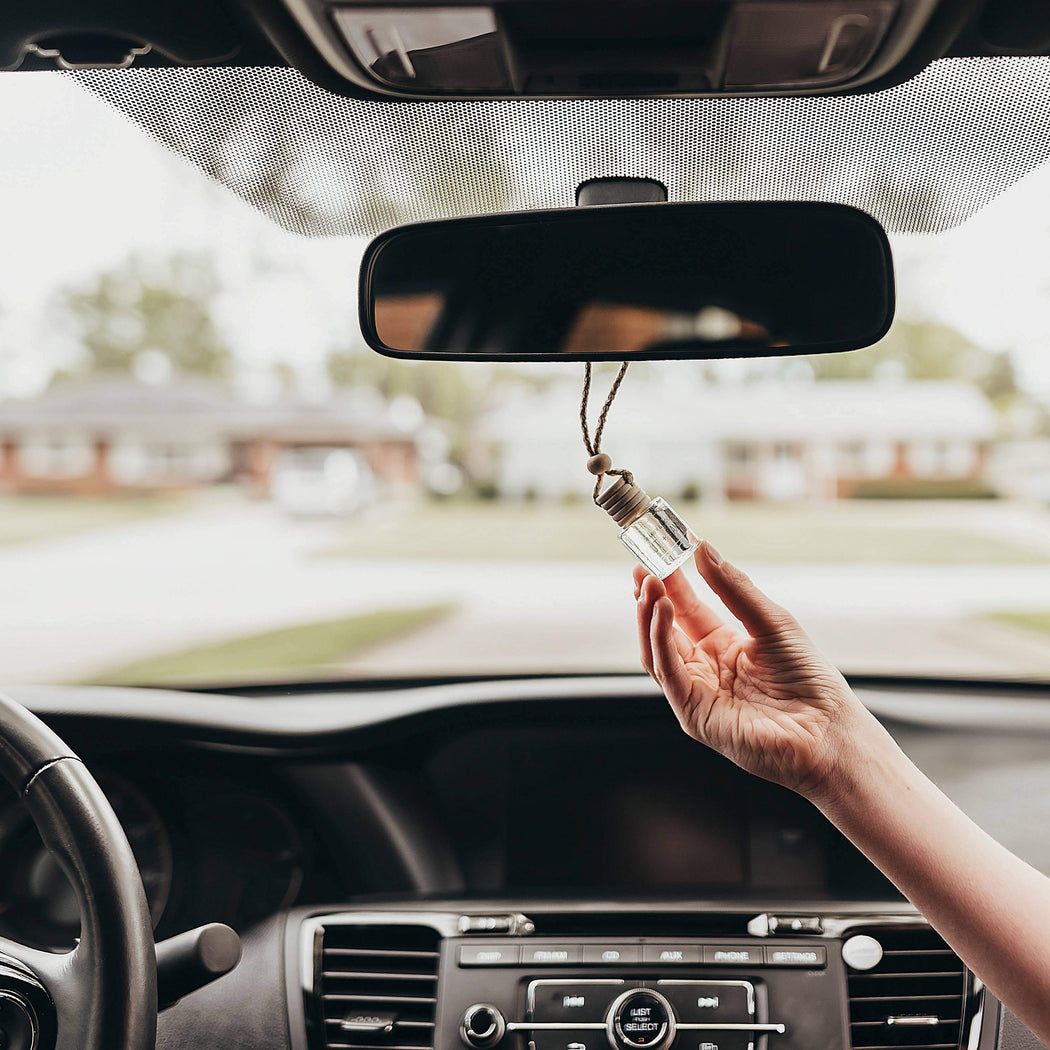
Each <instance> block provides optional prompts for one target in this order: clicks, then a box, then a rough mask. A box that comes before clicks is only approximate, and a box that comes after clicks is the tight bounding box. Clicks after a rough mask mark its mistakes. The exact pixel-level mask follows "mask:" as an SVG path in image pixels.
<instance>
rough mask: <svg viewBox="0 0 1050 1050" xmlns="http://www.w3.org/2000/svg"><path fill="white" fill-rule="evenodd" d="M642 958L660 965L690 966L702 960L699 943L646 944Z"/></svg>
mask: <svg viewBox="0 0 1050 1050" xmlns="http://www.w3.org/2000/svg"><path fill="white" fill-rule="evenodd" d="M642 959H643V961H644V962H647V963H656V964H658V965H671V966H688V965H689V964H690V963H692V964H696V963H698V962H700V946H699V945H697V944H646V945H644V946H643V948H642Z"/></svg>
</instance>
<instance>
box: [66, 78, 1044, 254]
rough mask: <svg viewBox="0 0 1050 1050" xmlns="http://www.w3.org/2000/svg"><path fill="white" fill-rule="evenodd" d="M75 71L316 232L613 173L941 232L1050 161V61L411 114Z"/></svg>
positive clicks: (407, 217)
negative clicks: (859, 85)
mask: <svg viewBox="0 0 1050 1050" xmlns="http://www.w3.org/2000/svg"><path fill="white" fill-rule="evenodd" d="M69 75H71V76H74V77H75V78H76V79H77V81H78V82H79V83H81V84H82V85H84V86H85V87H87V88H88V89H90V90H91V91H93V92H95V93H96V94H98V95H99V96H101V97H102V98H104V99H105V100H106V101H108V102H109V103H110V104H112V105H113V106H114V107H116V108H117V109H118V110H120V111H121V112H123V113H124V114H125V115H127V116H128V117H129V118H131V119H132V120H134V121H136V122H137V123H138V124H140V125H141V126H142V127H144V128H145V129H146V130H147V131H148V132H150V133H151V134H153V135H154V136H156V137H157V138H158V139H159V140H160V141H162V142H163V143H165V144H166V145H167V146H169V147H170V148H172V149H174V150H175V151H177V152H179V153H181V154H183V155H185V156H186V157H188V158H189V159H190V160H191V161H192V162H193V163H195V164H197V165H198V166H200V167H201V168H202V169H203V170H204V171H206V172H207V173H208V174H209V175H210V176H211V177H212V178H215V179H217V180H218V181H220V182H221V183H223V184H224V185H225V186H227V187H228V188H229V189H231V190H232V191H233V192H235V193H237V194H239V195H240V196H242V197H243V198H245V199H246V200H247V201H249V202H250V203H251V204H253V205H254V206H256V207H258V208H259V209H261V210H262V211H263V212H265V213H266V214H267V215H268V216H269V217H270V218H272V219H273V220H274V221H275V222H277V223H279V224H280V225H282V226H284V227H286V228H287V229H289V230H292V231H294V232H297V233H301V234H305V235H308V236H326V235H328V236H331V235H335V236H346V235H357V236H370V235H374V234H376V233H378V232H380V231H382V230H385V229H389V228H391V227H393V226H396V225H399V224H401V223H404V222H409V221H414V220H421V219H432V218H442V217H448V216H454V215H465V214H477V213H490V212H500V211H514V210H520V209H534V208H549V207H568V206H571V205H572V204H573V203H574V194H575V189H576V187H577V185H579V183H581V182H583V181H584V180H586V179H589V178H595V177H601V176H638V177H645V178H652V179H657V180H660V181H662V182H663V183H665V184H666V185H667V187H668V190H669V196H670V199H671V200H828V201H838V202H841V203H844V204H851V205H854V206H856V207H859V208H861V209H863V210H865V211H867V212H869V213H870V214H871V215H874V216H875V217H876V218H877V219H879V221H880V222H882V224H883V225H884V226H885V227H886V228H887V229H889V230H891V231H897V232H936V231H939V230H944V229H947V228H949V227H952V226H955V225H957V224H959V223H960V222H962V221H964V220H965V219H966V218H968V217H969V216H970V215H972V214H973V213H974V212H975V211H977V210H978V209H979V208H981V207H982V206H983V205H985V204H987V203H988V202H989V201H990V200H992V199H993V198H994V197H995V196H997V195H998V194H999V193H1001V192H1002V191H1003V190H1004V189H1006V188H1007V187H1008V186H1010V185H1011V184H1012V183H1013V182H1015V181H1016V180H1017V179H1019V178H1020V177H1022V176H1023V175H1025V174H1027V173H1028V172H1029V171H1031V170H1032V169H1034V168H1035V167H1037V166H1039V165H1040V164H1042V163H1043V162H1044V161H1045V160H1046V159H1047V157H1048V156H1050V138H1048V137H1047V135H1046V128H1047V127H1048V126H1050V57H1011V58H951V59H944V60H941V61H939V62H935V63H933V64H932V65H931V66H929V67H928V68H927V69H926V70H925V71H924V72H923V73H921V74H920V75H919V76H917V77H915V78H914V79H913V80H910V81H908V82H906V83H904V84H902V85H900V86H899V87H895V88H890V89H888V90H885V91H881V92H878V93H874V94H868V95H853V96H828V97H810V98H741V99H664V100H644V99H643V100H603V101H581V100H576V101H557V100H552V101H539V102H535V101H533V102H529V101H507V102H482V103H470V102H467V103H462V102H459V103H457V102H442V103H416V104H412V105H410V106H405V105H396V104H389V103H382V102H367V101H361V100H356V99H350V98H342V97H339V96H337V95H334V94H330V93H328V92H326V91H325V90H323V89H322V88H319V87H317V86H316V85H315V84H313V83H311V82H310V81H309V80H307V79H306V78H305V77H303V76H302V75H301V74H300V73H298V72H296V71H295V70H293V69H288V68H279V67H262V66H260V67H251V68H233V67H215V68H207V67H198V68H171V69H128V70H119V71H118V70H100V71H91V72H81V73H74V74H69Z"/></svg>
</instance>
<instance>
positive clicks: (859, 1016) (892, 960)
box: [848, 927, 966, 1050]
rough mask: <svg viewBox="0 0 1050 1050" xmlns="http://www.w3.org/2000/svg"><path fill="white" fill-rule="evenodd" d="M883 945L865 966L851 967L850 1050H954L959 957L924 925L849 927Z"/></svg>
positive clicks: (961, 987)
mask: <svg viewBox="0 0 1050 1050" xmlns="http://www.w3.org/2000/svg"><path fill="white" fill-rule="evenodd" d="M851 933H854V934H860V933H863V934H867V935H868V936H869V937H874V938H875V940H877V941H878V942H879V944H881V945H882V949H883V953H882V958H881V959H880V960H879V962H878V963H877V964H876V965H875V966H873V967H871V968H870V969H868V970H853V969H849V970H848V974H849V1011H850V1032H851V1035H852V1042H853V1050H895V1048H897V1047H907V1046H911V1047H921V1048H922V1050H957V1048H958V1047H959V1042H960V1038H961V1033H962V1014H963V1006H964V1002H965V993H966V972H965V969H964V967H963V964H962V962H961V961H960V960H959V957H958V956H957V955H956V954H955V953H954V952H953V951H952V950H951V948H949V947H948V945H947V944H945V942H944V941H943V940H942V939H941V938H940V937H939V936H938V935H937V934H936V933H934V931H933V930H931V929H929V928H928V927H918V928H916V927H911V928H903V929H902V928H893V927H881V928H875V929H867V930H855V931H851Z"/></svg>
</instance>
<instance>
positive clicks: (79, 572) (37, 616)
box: [0, 501, 1050, 683]
mask: <svg viewBox="0 0 1050 1050" xmlns="http://www.w3.org/2000/svg"><path fill="white" fill-rule="evenodd" d="M1013 527H1017V526H1013ZM334 528H335V527H334V526H332V525H329V524H326V523H316V522H296V521H292V520H289V519H288V518H286V517H285V516H283V515H282V514H281V513H280V512H279V511H277V510H276V509H275V508H273V507H272V506H269V505H267V504H254V503H245V502H240V501H231V502H229V503H226V504H222V505H214V504H213V505H211V506H206V507H204V508H202V509H200V510H198V511H192V512H189V513H187V514H182V515H176V516H172V517H169V518H160V519H149V520H143V521H137V522H133V523H128V524H125V525H121V526H118V527H114V528H111V529H108V530H106V531H97V532H91V533H83V534H80V535H77V536H70V537H66V538H64V539H56V540H49V541H41V542H39V543H30V544H22V545H18V546H10V547H6V548H0V581H3V594H4V598H5V600H4V601H3V602H2V603H0V637H2V638H3V646H2V651H0V681H3V682H6V683H14V682H39V681H68V680H76V679H78V678H82V677H86V676H88V675H90V674H92V673H94V672H96V671H99V670H101V669H104V668H107V667H112V666H115V665H120V664H123V663H127V662H131V661H132V660H136V659H141V658H143V657H146V656H150V655H154V654H159V653H163V652H167V651H171V650H175V649H180V648H185V647H191V646H195V645H198V644H205V643H208V642H212V641H216V640H219V639H222V638H226V637H234V636H237V635H240V634H248V633H254V632H257V631H263V630H268V629H271V628H274V627H280V626H286V625H291V624H296V623H303V622H308V621H311V620H320V619H326V618H332V617H338V616H345V615H350V614H353V613H355V612H364V611H367V610H369V609H374V608H379V607H396V606H413V605H422V604H429V603H432V602H440V601H447V600H452V601H455V602H457V603H458V605H459V610H458V612H457V613H455V614H454V615H453V616H451V617H450V618H448V619H447V620H445V621H444V622H442V623H440V624H437V625H435V626H433V627H430V628H427V629H425V630H423V631H421V632H419V633H418V634H417V635H416V636H414V637H413V638H412V639H411V640H408V641H404V642H398V643H396V644H392V645H387V646H382V647H379V648H377V649H374V650H372V651H371V652H369V653H367V654H365V655H364V656H362V657H361V658H360V659H358V660H357V661H355V662H354V663H353V664H352V665H351V669H352V670H353V671H354V672H361V673H367V672H373V671H381V672H384V673H389V672H398V671H406V672H407V671H416V670H437V669H443V670H450V669H459V670H462V669H469V670H477V671H484V670H492V669H500V670H506V669H514V670H518V669H520V670H565V669H586V670H591V669H603V668H608V669H612V670H620V669H624V668H631V667H634V666H635V656H634V648H635V643H634V626H633V601H632V595H631V580H630V562H629V560H628V559H627V558H625V559H624V561H623V562H622V564H621V563H618V562H617V563H586V564H584V563H573V562H535V561H532V562H512V561H508V562H459V563H449V562H436V561H401V562H397V561H370V562H364V561H355V560H352V559H330V558H319V557H315V556H313V553H314V552H315V551H317V550H319V549H323V548H324V547H326V546H328V545H330V544H331V542H332V538H333V531H334ZM748 569H749V571H750V572H751V574H752V575H753V576H754V578H755V579H756V581H757V582H759V584H760V585H761V586H763V587H764V588H765V589H766V590H767V591H768V592H769V593H770V594H771V595H773V596H775V597H776V598H777V600H779V601H780V602H782V603H783V604H785V605H787V606H788V607H789V608H791V609H792V610H794V611H795V612H796V614H797V615H798V616H799V618H800V619H801V620H802V621H803V622H804V623H805V624H806V625H807V627H808V629H809V630H810V633H811V634H812V635H813V636H814V638H815V639H816V640H817V641H818V643H819V644H820V645H821V646H822V647H823V648H824V649H825V651H827V652H828V654H829V655H830V656H832V657H833V658H834V659H836V660H837V661H838V662H839V664H840V665H841V666H843V667H846V668H849V669H855V670H889V669H896V670H900V671H937V672H943V673H951V674H992V675H994V674H1018V673H1042V674H1047V675H1050V640H1048V641H1047V642H1044V641H1043V640H1042V639H1041V638H1040V637H1039V636H1038V635H1029V634H1027V633H1024V632H1020V631H1013V630H1010V629H1008V628H1005V627H998V626H992V627H986V626H983V625H982V626H981V627H980V628H979V629H975V627H974V626H973V625H972V624H969V623H967V622H966V620H967V618H968V617H972V616H975V615H978V614H980V613H982V612H984V611H987V610H992V609H1000V608H1010V609H1024V608H1032V609H1046V608H1050V564H1048V565H1045V566H1044V565H1039V564H1036V565H998V566H967V567H962V566H915V565H907V566H894V565H827V564H822V565H797V564H792V565H785V564H783V563H780V564H752V565H749V566H748Z"/></svg>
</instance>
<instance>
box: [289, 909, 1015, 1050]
mask: <svg viewBox="0 0 1050 1050" xmlns="http://www.w3.org/2000/svg"><path fill="white" fill-rule="evenodd" d="M508 909H512V910H514V911H515V912H521V913H523V914H525V915H529V913H530V912H531V913H534V914H535V913H547V914H551V913H560V914H564V913H571V914H575V915H578V916H580V919H581V926H585V925H586V916H587V914H588V913H592V914H595V913H599V912H605V913H609V912H612V913H616V912H620V913H645V912H649V913H651V914H653V915H657V914H663V915H667V914H682V913H689V914H693V915H696V914H698V913H701V914H702V913H708V914H718V913H722V914H741V915H746V914H751V915H756V913H757V914H758V915H761V913H762V912H763V911H766V910H768V911H782V910H784V909H783V902H779V903H778V905H777V906H774V907H773V908H769V909H764V908H762V907H760V906H756V904H754V903H744V904H741V903H735V904H734V903H729V902H704V903H700V902H697V903H695V904H694V905H692V906H689V905H684V904H681V903H675V904H671V903H669V902H667V901H664V902H662V903H660V902H652V903H649V904H645V903H644V902H638V901H618V902H612V901H602V902H598V901H586V902H583V901H549V900H543V901H532V902H530V901H520V900H516V901H514V902H507V901H482V900H472V901H470V902H469V904H468V903H467V902H463V904H462V905H461V906H460V907H457V906H456V904H455V903H451V902H444V903H442V902H407V901H406V902H398V903H391V905H390V907H389V909H386V908H382V907H376V906H362V907H361V908H356V907H354V906H353V905H345V906H342V907H340V906H338V905H334V906H332V907H331V908H329V909H318V908H301V909H297V910H295V911H293V912H292V913H290V915H289V917H288V933H287V937H286V944H287V946H288V952H289V956H288V958H289V965H288V966H287V973H288V977H289V981H288V985H289V987H288V1003H289V1027H290V1033H291V1040H292V1047H293V1050H308V1046H309V1043H308V1035H307V1023H306V1021H307V1016H308V1011H309V1009H310V1000H311V997H312V996H313V994H314V953H315V946H316V939H317V936H318V934H319V932H320V930H321V929H322V928H323V927H324V926H325V925H339V924H341V925H390V924H394V925H396V924H399V923H401V924H405V925H415V926H429V927H431V928H432V929H434V930H435V931H437V932H438V933H439V934H440V935H441V937H442V938H443V939H449V938H457V939H462V938H463V936H464V935H463V933H462V930H461V923H462V921H463V920H464V918H466V917H470V916H475V915H484V914H489V913H492V912H494V911H506V910H508ZM825 909H827V911H826V912H825ZM790 910H791V911H792V913H794V914H814V915H819V916H820V917H821V919H822V925H823V928H822V930H821V932H820V933H814V934H807V938H811V939H823V940H827V941H837V940H841V939H842V937H843V936H844V935H845V934H847V933H848V932H849V931H850V930H852V929H856V928H860V927H866V926H867V927H870V926H884V925H902V926H917V927H924V926H929V923H928V922H927V921H926V919H925V918H924V917H923V916H922V915H921V914H920V913H919V912H918V911H917V910H916V909H914V908H913V907H911V906H910V905H908V904H886V905H880V904H877V903H874V902H858V903H857V904H855V905H852V906H850V905H836V906H834V907H832V908H830V909H829V908H828V905H827V903H826V902H825V903H824V904H823V905H816V904H813V903H809V904H807V903H805V902H792V904H791V908H790ZM475 936H477V938H478V940H479V941H483V940H484V939H485V938H486V936H488V935H486V934H477V935H475ZM529 936H531V934H530V933H522V932H518V933H507V932H506V931H501V932H500V934H499V938H500V939H517V938H523V939H524V938H528V937H529ZM580 936H585V934H582V933H581V934H580ZM751 936H753V937H755V939H756V942H758V943H763V942H768V940H769V939H770V938H769V935H766V936H765V937H763V936H759V935H755V934H751ZM964 972H965V974H966V982H967V984H966V991H965V995H964V1015H963V1018H962V1024H961V1031H962V1033H963V1034H962V1039H961V1041H960V1047H961V1050H994V1047H995V1045H996V1044H995V1032H996V1030H997V1027H998V1019H999V1011H1000V1004H999V1001H998V1000H997V999H995V998H994V996H992V995H991V993H990V992H989V991H988V990H987V989H986V988H985V986H984V985H983V984H982V983H981V982H980V981H979V980H977V979H976V978H975V977H973V975H972V974H971V973H970V971H969V970H968V969H967V968H965V967H964ZM596 980H597V979H596ZM669 980H671V979H669ZM609 983H617V982H616V981H615V980H612V979H609ZM438 995H439V1003H438V1009H439V1010H440V983H439V986H438ZM843 1010H844V1011H845V1012H846V1014H847V1016H846V1017H845V1022H846V1025H847V1030H848V1021H849V1018H848V1004H847V1003H846V1001H845V1000H844V1001H843ZM526 1027H527V1028H537V1027H539V1026H537V1025H534V1024H529V1025H523V1024H519V1023H518V1022H508V1023H507V1030H508V1031H518V1030H524V1029H525V1028H526ZM545 1027H550V1026H549V1025H547V1026H545ZM555 1027H561V1028H563V1027H564V1026H555ZM574 1027H576V1028H590V1027H592V1026H590V1025H575V1026H574ZM594 1027H595V1028H596V1029H597V1028H603V1029H604V1028H605V1027H606V1026H605V1025H604V1024H601V1025H597V1026H594ZM679 1027H681V1028H686V1027H689V1028H693V1027H696V1026H681V1025H680V1026H679ZM703 1027H706V1028H725V1030H727V1031H729V1030H733V1031H735V1030H740V1028H741V1027H743V1028H748V1029H749V1030H755V1031H757V1030H759V1029H761V1030H762V1031H763V1032H772V1033H776V1032H782V1031H783V1026H782V1025H779V1024H776V1023H773V1024H767V1025H761V1026H759V1025H745V1026H739V1025H737V1026H734V1025H724V1026H723V1025H705V1026H703Z"/></svg>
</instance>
